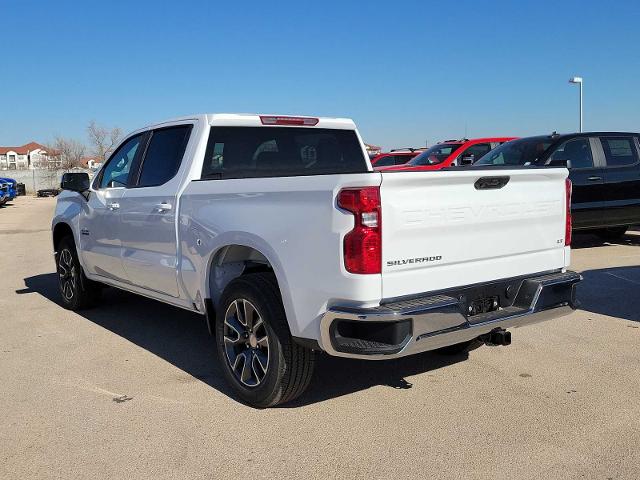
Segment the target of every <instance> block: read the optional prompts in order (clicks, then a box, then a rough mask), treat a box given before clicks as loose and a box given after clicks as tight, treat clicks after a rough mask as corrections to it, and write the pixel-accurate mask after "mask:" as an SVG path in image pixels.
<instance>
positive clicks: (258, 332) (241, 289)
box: [215, 272, 315, 408]
mask: <svg viewBox="0 0 640 480" xmlns="http://www.w3.org/2000/svg"><path fill="white" fill-rule="evenodd" d="M238 312H239V313H238ZM215 343H216V350H217V353H218V359H219V360H220V364H221V366H222V370H223V372H224V376H225V378H226V380H227V382H228V383H229V384H230V385H231V386H232V388H233V390H234V391H235V393H236V394H237V396H238V397H239V398H240V399H241V400H242V401H244V402H245V403H247V404H249V405H251V406H254V407H257V408H267V407H272V406H274V405H278V404H281V403H285V402H290V401H291V400H293V399H294V398H296V397H298V396H299V395H301V394H302V392H304V391H305V389H306V388H307V386H308V385H309V382H310V381H311V377H312V374H313V367H314V363H315V353H314V352H313V350H310V349H308V348H305V347H302V346H300V345H298V344H296V343H294V342H293V340H292V338H291V333H290V330H289V325H288V323H287V317H286V314H285V312H284V307H283V305H282V299H281V297H280V290H279V288H278V284H277V281H276V278H275V276H274V275H273V273H267V272H260V273H251V274H247V275H243V276H241V277H238V278H236V279H235V280H233V281H232V282H231V283H229V285H228V286H227V288H226V289H225V290H224V292H223V294H222V298H221V301H220V308H219V311H218V314H217V315H216V325H215Z"/></svg>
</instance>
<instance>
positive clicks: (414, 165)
mask: <svg viewBox="0 0 640 480" xmlns="http://www.w3.org/2000/svg"><path fill="white" fill-rule="evenodd" d="M515 138H517V137H491V138H475V139H472V140H469V139H467V138H464V139H462V140H446V141H444V142H440V143H437V144H435V145H434V146H433V147H430V148H429V149H427V150H425V151H424V152H422V153H421V154H420V155H417V156H415V157H413V158H412V159H411V160H409V162H407V163H406V164H404V165H394V166H388V167H383V166H377V165H375V164H374V168H375V169H376V170H379V171H385V172H386V171H421V170H439V169H441V168H445V167H451V166H460V165H471V164H472V163H473V162H475V161H476V160H478V159H480V157H482V156H483V155H485V154H486V153H488V152H490V151H491V150H493V149H494V148H496V147H497V146H498V145H502V144H503V143H505V142H508V141H509V140H513V139H515Z"/></svg>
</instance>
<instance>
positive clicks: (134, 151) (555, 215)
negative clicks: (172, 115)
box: [52, 114, 580, 407]
mask: <svg viewBox="0 0 640 480" xmlns="http://www.w3.org/2000/svg"><path fill="white" fill-rule="evenodd" d="M566 178H567V170H566V169H565V168H545V169H540V168H514V169H496V168H495V167H484V168H483V167H478V168H476V167H470V168H465V169H460V170H456V169H452V170H443V171H434V172H389V173H380V172H374V171H373V169H372V167H371V164H370V162H369V159H368V157H367V155H366V151H365V148H364V144H363V142H362V139H361V138H360V135H359V134H358V132H357V130H356V127H355V125H354V123H353V122H352V121H351V120H348V119H338V118H311V117H289V116H275V115H262V116H259V115H232V114H213V115H196V116H192V117H185V118H179V119H176V120H171V121H167V122H164V123H159V124H156V125H151V126H148V127H145V128H142V129H140V130H138V131H135V132H133V133H131V134H130V135H129V136H128V137H127V138H126V139H125V140H124V141H123V142H122V144H121V145H120V146H119V147H118V149H117V150H116V151H115V153H114V154H113V155H111V157H110V158H109V160H108V161H107V162H105V165H104V166H103V167H102V169H101V170H100V171H99V172H98V173H97V174H96V176H95V178H94V179H93V181H92V183H91V184H89V179H88V177H87V176H86V174H67V175H66V176H65V177H64V179H63V182H62V188H63V192H62V193H61V194H60V195H59V197H58V200H57V208H56V212H55V216H54V218H53V224H52V228H53V247H54V250H55V252H56V262H57V270H58V274H59V279H60V292H61V295H62V299H63V302H64V305H65V306H66V307H67V308H70V309H80V308H84V307H88V306H90V305H93V304H95V303H96V301H97V300H98V297H99V294H100V289H101V287H102V286H104V285H109V286H113V287H117V288H121V289H124V290H128V291H130V292H134V293H138V294H140V295H144V296H146V297H150V298H153V299H156V300H160V301H162V302H166V303H169V304H171V305H176V306H179V307H182V308H185V309H187V310H191V311H193V312H197V313H200V314H202V315H204V316H205V318H206V319H207V322H208V325H209V329H210V332H211V333H213V334H215V340H216V345H217V351H218V355H219V358H220V362H221V364H222V366H223V371H224V374H225V376H226V378H227V380H228V381H229V383H230V384H231V385H232V386H233V388H234V389H235V391H236V392H237V394H238V396H239V397H240V398H241V399H242V400H244V401H245V402H248V403H250V404H252V405H255V406H258V407H267V406H272V405H275V404H278V403H282V402H286V401H290V400H292V399H293V398H295V397H297V396H298V395H300V394H301V393H302V392H303V391H304V390H305V388H306V387H307V385H308V383H309V381H310V379H311V376H312V372H313V366H314V356H315V355H316V352H318V351H324V352H327V353H328V354H330V355H336V356H341V357H352V358H363V359H390V358H397V357H400V356H404V355H411V354H416V353H419V352H424V351H428V350H434V349H444V350H445V351H460V350H463V349H468V348H470V347H471V346H474V345H475V344H477V342H478V341H484V342H490V343H497V344H508V343H510V336H509V332H508V331H506V329H507V328H509V327H518V326H521V325H525V324H529V323H532V322H536V321H540V320H545V319H550V318H554V317H559V316H561V315H565V314H567V313H569V312H571V311H572V308H573V306H574V293H573V292H574V285H575V284H576V282H578V281H579V280H580V276H579V275H578V274H576V273H573V272H570V271H567V270H566V269H567V266H568V265H569V256H570V247H569V245H568V244H569V241H570V240H569V239H570V232H571V218H570V213H569V209H568V206H569V199H570V183H568V182H567V181H566ZM167 341H171V339H168V340H167Z"/></svg>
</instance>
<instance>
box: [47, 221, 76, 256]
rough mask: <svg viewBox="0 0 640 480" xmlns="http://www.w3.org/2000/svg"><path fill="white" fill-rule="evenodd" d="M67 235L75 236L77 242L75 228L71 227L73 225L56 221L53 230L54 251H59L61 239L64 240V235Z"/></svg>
mask: <svg viewBox="0 0 640 480" xmlns="http://www.w3.org/2000/svg"><path fill="white" fill-rule="evenodd" d="M67 236H70V237H71V238H73V241H74V243H75V241H76V240H75V237H74V235H73V229H72V228H71V226H70V225H69V224H68V223H66V222H58V223H56V224H55V225H54V227H53V232H52V240H53V251H54V252H57V251H58V245H59V244H60V240H62V239H63V238H64V237H67Z"/></svg>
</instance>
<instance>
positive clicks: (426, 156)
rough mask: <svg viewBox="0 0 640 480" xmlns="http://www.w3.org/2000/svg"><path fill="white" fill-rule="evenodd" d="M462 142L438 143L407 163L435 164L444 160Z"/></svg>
mask: <svg viewBox="0 0 640 480" xmlns="http://www.w3.org/2000/svg"><path fill="white" fill-rule="evenodd" d="M461 145H462V143H439V144H438V145H434V146H433V147H431V148H430V149H429V150H426V151H424V152H422V153H421V154H420V155H418V156H417V157H414V158H413V159H412V160H411V161H410V162H409V163H407V165H437V164H438V163H442V162H444V161H445V160H446V159H447V158H449V155H451V154H452V153H453V152H455V151H456V150H457V149H458V148H459V147H460V146H461Z"/></svg>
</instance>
